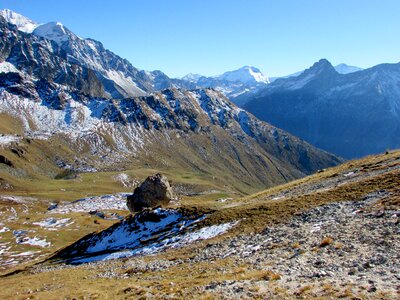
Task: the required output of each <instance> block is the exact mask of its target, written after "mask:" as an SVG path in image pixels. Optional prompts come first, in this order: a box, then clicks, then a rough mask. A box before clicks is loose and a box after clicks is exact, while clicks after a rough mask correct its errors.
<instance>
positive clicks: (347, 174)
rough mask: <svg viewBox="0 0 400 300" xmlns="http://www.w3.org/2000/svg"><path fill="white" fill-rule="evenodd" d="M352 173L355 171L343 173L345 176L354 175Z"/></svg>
mask: <svg viewBox="0 0 400 300" xmlns="http://www.w3.org/2000/svg"><path fill="white" fill-rule="evenodd" d="M352 175H354V172H349V173H346V174H343V176H344V177H349V176H352Z"/></svg>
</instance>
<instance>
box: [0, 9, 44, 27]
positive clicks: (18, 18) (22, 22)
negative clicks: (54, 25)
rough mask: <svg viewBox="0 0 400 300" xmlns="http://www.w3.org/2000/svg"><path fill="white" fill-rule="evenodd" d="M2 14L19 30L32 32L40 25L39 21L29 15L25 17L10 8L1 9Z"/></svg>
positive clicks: (0, 13)
mask: <svg viewBox="0 0 400 300" xmlns="http://www.w3.org/2000/svg"><path fill="white" fill-rule="evenodd" d="M0 15H1V16H2V17H3V18H4V19H6V21H7V22H8V23H11V24H14V25H15V26H17V28H18V30H20V31H23V32H27V33H31V32H32V31H33V30H34V29H35V28H36V27H37V26H38V24H37V23H35V22H33V21H32V20H30V19H28V18H27V17H24V16H22V15H20V14H18V13H16V12H13V11H12V10H9V9H3V10H0Z"/></svg>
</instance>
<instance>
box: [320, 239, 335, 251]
mask: <svg viewBox="0 0 400 300" xmlns="http://www.w3.org/2000/svg"><path fill="white" fill-rule="evenodd" d="M332 243H333V238H331V237H329V236H327V237H325V238H324V239H323V240H322V241H321V243H320V244H319V247H320V248H322V247H326V246H329V245H330V244H332Z"/></svg>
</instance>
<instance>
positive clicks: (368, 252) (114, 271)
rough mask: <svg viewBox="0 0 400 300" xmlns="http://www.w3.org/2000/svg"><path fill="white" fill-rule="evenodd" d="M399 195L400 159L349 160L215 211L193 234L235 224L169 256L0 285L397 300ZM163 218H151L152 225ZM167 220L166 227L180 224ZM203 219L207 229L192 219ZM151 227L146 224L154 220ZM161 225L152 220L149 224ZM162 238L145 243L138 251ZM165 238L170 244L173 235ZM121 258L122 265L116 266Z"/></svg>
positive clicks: (86, 266) (125, 293)
mask: <svg viewBox="0 0 400 300" xmlns="http://www.w3.org/2000/svg"><path fill="white" fill-rule="evenodd" d="M399 186H400V152H393V153H389V154H383V155H380V156H375V157H368V158H365V159H363V160H360V161H351V162H348V163H346V164H344V165H341V166H339V167H336V168H332V169H328V170H325V171H323V172H321V173H318V174H315V175H313V176H310V177H306V178H304V179H301V180H298V181H294V182H292V183H288V184H285V185H283V186H279V187H275V188H272V189H269V190H266V191H264V192H261V193H258V194H255V195H252V196H249V197H245V198H241V199H225V200H224V201H223V205H222V206H221V207H220V208H219V209H217V210H215V209H214V210H213V209H211V210H210V209H209V210H207V211H205V210H204V208H203V209H200V210H195V213H194V214H192V220H194V221H195V223H192V225H193V224H197V225H195V226H198V229H199V228H203V229H204V230H205V229H207V228H210V227H212V226H214V228H216V227H217V226H222V225H223V224H227V222H233V221H235V222H236V223H231V224H232V225H231V226H230V227H227V228H224V229H223V230H220V231H219V233H218V234H216V235H210V236H208V237H203V238H200V239H189V238H188V239H186V240H184V241H185V242H184V243H181V244H179V242H178V243H176V244H174V243H171V247H168V246H167V245H166V244H164V245H163V246H164V247H163V248H162V249H161V252H159V253H158V254H156V255H151V256H147V255H146V254H145V253H146V252H140V251H138V252H137V253H136V256H135V255H134V256H130V257H129V256H118V255H116V256H114V257H109V258H108V260H106V261H100V262H91V263H83V264H80V265H78V266H75V265H70V264H68V263H65V262H60V261H59V260H54V257H53V259H52V260H50V261H47V262H44V263H40V264H37V265H35V266H33V267H30V268H27V269H25V270H20V271H19V272H18V273H14V274H11V275H8V276H6V277H3V278H2V282H3V294H4V295H5V296H7V295H14V293H16V292H17V293H18V295H21V296H28V295H30V296H35V297H36V296H37V297H47V298H52V297H53V298H55V297H63V296H69V297H86V298H96V297H113V298H126V297H146V298H161V299H170V298H178V299H179V298H185V299H187V298H193V297H196V298H197V297H205V298H207V297H208V298H217V299H252V298H272V299H282V298H285V299H287V298H289V299H296V298H297V299H306V298H318V297H322V298H343V299H356V298H357V299H398V296H399V281H400V278H399V273H398V272H399V267H400V266H399V252H400V251H399V250H400V248H399V246H400V243H399V242H400V239H399V238H400V236H399V230H400V228H399V226H400V222H399V218H400V206H399V205H400V201H399V199H400V190H399ZM218 201H220V200H218ZM189 211H190V210H188V208H186V212H189ZM192 212H194V211H193V210H192ZM160 213H161V211H159V210H156V211H155V212H154V214H155V216H158V215H159V214H160ZM145 214H147V212H146V213H145ZM161 214H163V213H161ZM164 214H165V213H164ZM166 214H168V215H169V217H167V219H168V220H169V219H170V218H171V216H173V215H174V213H172V214H171V211H170V212H167V213H166ZM199 214H203V215H204V218H203V220H197V219H195V218H194V216H195V215H199ZM139 219H140V215H137V216H136V220H139ZM150 219H151V218H150ZM161 219H164V218H161ZM126 220H129V219H126ZM145 220H146V222H149V218H148V217H146V218H145ZM125 222H126V221H125ZM146 222H144V223H143V224H147V223H146ZM157 222H158V221H157V218H155V219H153V221H150V223H148V224H151V223H152V224H158V223H157ZM118 224H122V223H118ZM192 225H190V224H189V227H190V226H192ZM137 227H138V228H137V229H140V228H139V227H140V226H137ZM145 227H147V228H154V226H153V227H149V226H145ZM167 227H168V228H169V229H171V228H174V227H169V226H167ZM167 227H166V228H167ZM113 228H114V229H115V228H119V227H118V226H117V227H116V225H114V226H113V227H110V228H109V229H107V230H106V231H104V232H103V233H99V236H101V235H102V234H104V233H106V232H107V231H110V230H112V229H113ZM175 228H176V232H179V230H177V227H175ZM140 230H141V232H142V233H143V232H144V231H143V227H142V229H140ZM226 230H229V231H228V233H226ZM171 232H174V230H172V231H166V232H164V233H163V234H171ZM183 232H185V229H183ZM188 232H191V229H189V231H188ZM224 232H225V233H224ZM181 234H182V233H180V235H179V236H182V235H181ZM221 234H222V235H221ZM122 235H123V234H122ZM122 235H121V234H120V237H122ZM159 237H162V235H156V236H153V237H151V238H150V240H147V239H146V240H143V241H142V243H143V244H142V246H141V247H143V246H145V245H146V244H147V245H149V243H150V244H151V242H152V241H156V240H157V238H159ZM212 237H213V238H212ZM162 238H163V239H164V238H165V236H164V237H162ZM169 238H170V239H172V240H173V238H174V235H170V236H169ZM204 238H212V239H208V240H204ZM108 240H109V241H110V239H109V238H108ZM115 241H124V240H123V239H115ZM125 241H126V240H125ZM132 241H133V240H132ZM164 241H165V240H164ZM177 241H179V240H177ZM75 245H77V244H75ZM96 245H97V247H99V246H100V245H106V243H100V244H96ZM120 245H121V244H120ZM133 246H134V245H133ZM90 247H96V246H93V245H89V248H86V249H94V248H90ZM129 247H131V246H129ZM129 247H128V248H129ZM134 247H135V246H134ZM65 249H68V248H65ZM70 249H71V248H70ZM82 249H85V247H83V248H82ZM99 249H100V248H99ZM156 252H157V251H155V252H150V253H151V254H154V253H156ZM58 253H59V254H58V255H60V253H63V252H58ZM69 255H72V256H73V255H74V253H73V252H70V254H69ZM76 255H77V257H79V256H80V255H81V254H78V253H77V254H76ZM121 257H125V258H124V259H115V258H121ZM89 261H90V260H89ZM92 261H93V260H92ZM79 262H80V263H82V262H84V261H79ZM10 286H12V290H11V289H10Z"/></svg>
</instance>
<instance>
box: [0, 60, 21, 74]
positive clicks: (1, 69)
mask: <svg viewBox="0 0 400 300" xmlns="http://www.w3.org/2000/svg"><path fill="white" fill-rule="evenodd" d="M10 72H12V73H19V71H18V69H17V68H16V67H15V66H14V65H13V64H12V63H9V62H8V61H3V62H2V63H0V73H10Z"/></svg>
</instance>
